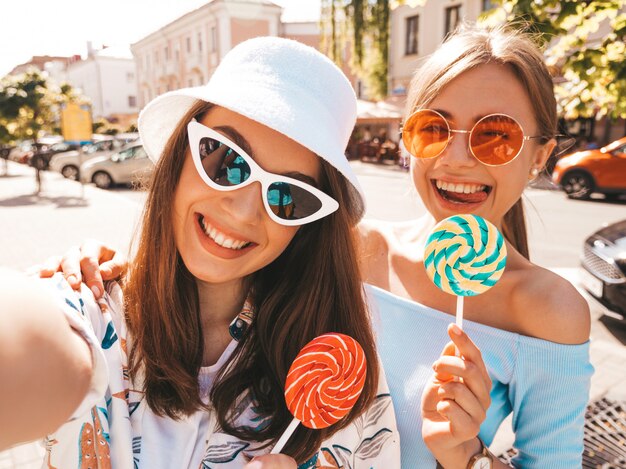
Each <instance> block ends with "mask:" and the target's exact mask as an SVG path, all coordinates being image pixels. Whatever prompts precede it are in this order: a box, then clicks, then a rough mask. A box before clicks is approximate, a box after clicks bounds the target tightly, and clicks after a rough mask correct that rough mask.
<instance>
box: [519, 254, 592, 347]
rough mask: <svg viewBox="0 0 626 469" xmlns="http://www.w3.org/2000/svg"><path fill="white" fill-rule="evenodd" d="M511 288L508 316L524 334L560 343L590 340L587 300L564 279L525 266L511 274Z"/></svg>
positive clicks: (540, 268) (533, 267)
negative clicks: (509, 313)
mask: <svg viewBox="0 0 626 469" xmlns="http://www.w3.org/2000/svg"><path fill="white" fill-rule="evenodd" d="M510 288H511V300H512V301H511V303H512V305H513V306H512V309H513V310H512V311H511V313H512V315H513V317H514V318H515V321H516V322H517V324H518V327H519V328H520V329H521V331H522V332H523V333H524V334H525V335H529V336H532V337H537V338H540V339H544V340H548V341H551V342H557V343H561V344H581V343H584V342H586V341H587V340H588V339H589V331H590V327H591V318H590V313H589V306H588V304H587V301H586V300H585V299H584V298H583V297H582V296H581V295H580V293H578V291H577V290H576V288H574V286H573V285H572V284H571V283H570V282H568V281H567V280H566V279H564V278H563V277H561V276H559V275H557V274H555V273H554V272H552V271H550V270H548V269H544V268H542V267H539V266H537V265H534V264H530V263H528V265H526V266H524V267H523V268H521V269H517V270H516V271H515V272H514V278H513V282H512V283H511V285H510Z"/></svg>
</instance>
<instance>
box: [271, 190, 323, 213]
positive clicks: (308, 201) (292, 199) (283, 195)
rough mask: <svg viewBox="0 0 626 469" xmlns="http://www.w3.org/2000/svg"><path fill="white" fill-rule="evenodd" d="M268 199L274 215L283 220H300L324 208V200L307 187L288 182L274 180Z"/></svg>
mask: <svg viewBox="0 0 626 469" xmlns="http://www.w3.org/2000/svg"><path fill="white" fill-rule="evenodd" d="M267 201H268V203H269V206H270V208H271V209H272V212H273V213H274V215H276V216H277V217H279V218H282V219H283V220H300V219H302V218H306V217H309V216H311V215H313V214H314V213H316V212H318V211H319V210H320V209H321V208H322V201H321V200H320V199H318V198H317V197H316V196H315V195H313V194H312V193H311V192H309V191H307V190H306V189H303V188H301V187H300V186H296V185H295V184H289V183H286V182H273V183H272V184H270V186H269V189H268V191H267Z"/></svg>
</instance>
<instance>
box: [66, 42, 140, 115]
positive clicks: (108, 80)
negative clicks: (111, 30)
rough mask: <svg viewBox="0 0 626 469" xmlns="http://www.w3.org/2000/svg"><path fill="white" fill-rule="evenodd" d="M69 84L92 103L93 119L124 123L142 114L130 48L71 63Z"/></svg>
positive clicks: (94, 54) (95, 53)
mask: <svg viewBox="0 0 626 469" xmlns="http://www.w3.org/2000/svg"><path fill="white" fill-rule="evenodd" d="M66 73H67V81H68V82H69V83H70V84H71V85H72V86H73V87H75V88H78V89H80V90H81V91H82V94H83V95H85V96H87V97H88V98H90V99H91V106H92V115H93V117H94V119H97V118H100V117H104V118H107V119H108V120H112V121H116V120H124V118H125V117H126V116H134V115H136V114H137V112H138V111H139V107H138V103H137V76H136V68H135V61H134V60H133V57H132V55H131V53H130V50H129V49H128V48H123V47H108V48H105V49H102V50H100V51H93V50H90V51H89V54H88V57H87V58H86V59H84V60H80V61H76V62H74V63H71V64H70V65H69V66H68V68H67V71H66Z"/></svg>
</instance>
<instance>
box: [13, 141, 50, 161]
mask: <svg viewBox="0 0 626 469" xmlns="http://www.w3.org/2000/svg"><path fill="white" fill-rule="evenodd" d="M42 146H43V144H41V143H36V142H35V141H34V140H24V141H22V142H19V143H18V144H17V145H16V146H15V147H14V148H13V149H12V150H11V151H10V153H9V159H10V160H11V161H15V162H16V163H23V164H26V163H28V161H29V160H30V157H31V156H32V155H33V153H34V152H35V151H37V150H38V147H39V148H40V147H42Z"/></svg>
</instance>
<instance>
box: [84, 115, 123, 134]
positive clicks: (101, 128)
mask: <svg viewBox="0 0 626 469" xmlns="http://www.w3.org/2000/svg"><path fill="white" fill-rule="evenodd" d="M91 127H92V129H93V133H94V134H102V135H117V134H118V133H120V128H119V126H118V125H116V124H115V123H113V122H110V121H108V120H107V119H105V118H104V117H100V118H98V119H96V120H94V121H93V124H92V125H91Z"/></svg>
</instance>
